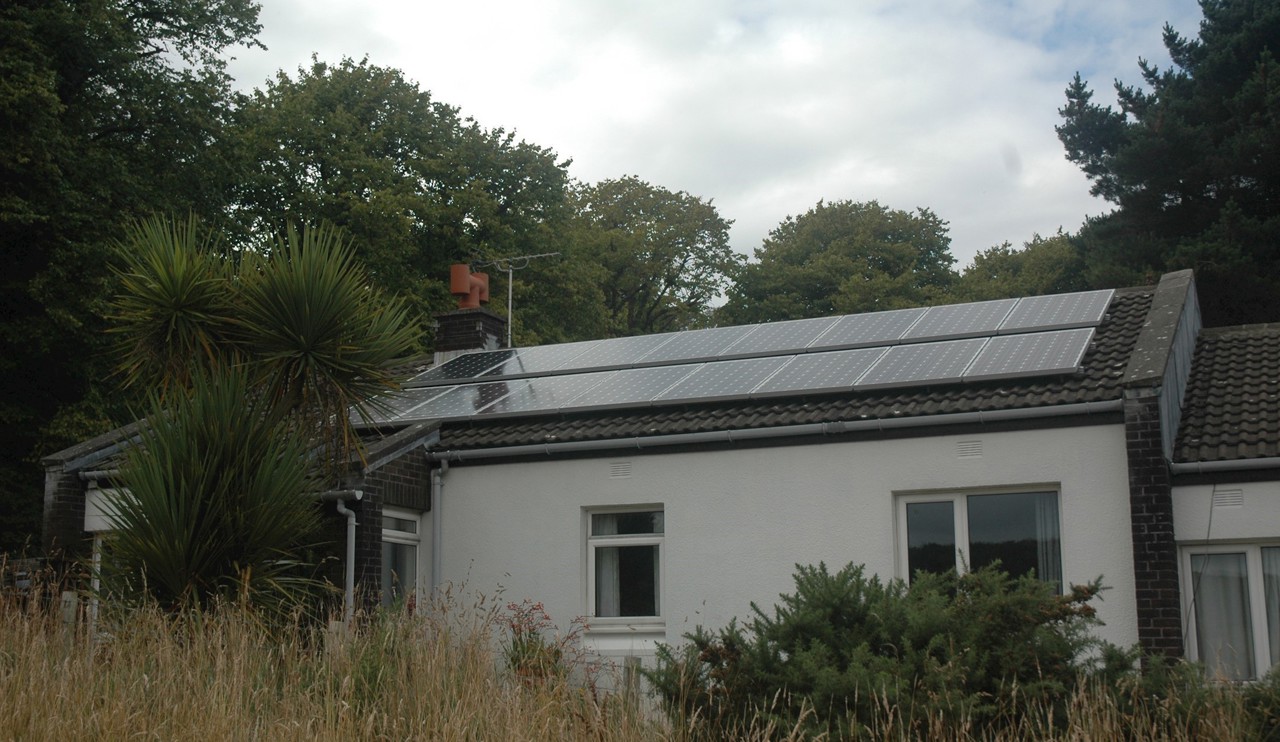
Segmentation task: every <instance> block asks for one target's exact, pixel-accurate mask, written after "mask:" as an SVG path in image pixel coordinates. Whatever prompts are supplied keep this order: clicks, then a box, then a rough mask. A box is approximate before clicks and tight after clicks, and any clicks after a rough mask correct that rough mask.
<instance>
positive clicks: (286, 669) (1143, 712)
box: [0, 565, 1249, 742]
mask: <svg viewBox="0 0 1280 742" xmlns="http://www.w3.org/2000/svg"><path fill="white" fill-rule="evenodd" d="M2 567H3V565H0V572H3V569H2ZM50 597H51V596H49V595H45V594H41V592H40V590H39V587H38V586H37V587H36V588H33V589H32V590H31V591H28V592H26V593H24V594H20V593H18V592H16V591H14V590H13V589H12V584H10V585H9V589H8V590H7V591H5V590H0V737H3V738H5V739H23V740H45V739H48V740H54V739H56V740H82V739H93V740H98V739H136V738H144V739H164V740H175V741H181V740H199V742H209V741H210V740H257V739H262V740H306V741H307V742H320V741H323V740H353V739H431V740H517V741H518V740H594V741H599V742H629V741H631V740H668V739H674V740H688V739H691V737H692V736H693V735H692V733H691V731H690V730H692V729H694V728H695V726H696V725H691V724H682V723H679V722H667V721H664V720H661V719H659V718H658V717H657V716H655V715H654V714H652V713H648V712H646V711H645V709H646V708H647V702H646V701H645V700H644V699H640V698H636V697H635V696H634V695H632V696H628V695H626V694H616V695H615V694H609V693H604V692H598V691H596V690H595V688H596V687H597V683H596V682H589V681H592V680H594V681H600V682H599V683H598V684H599V685H605V686H607V685H609V684H610V682H611V680H616V679H610V678H601V677H594V678H585V677H583V673H584V672H588V671H589V672H592V673H600V672H605V673H609V672H610V670H609V669H608V668H604V669H603V670H602V669H600V668H598V667H593V668H585V666H584V667H578V668H570V669H576V670H577V672H570V673H567V674H550V675H547V676H545V677H536V678H529V677H519V676H517V675H515V674H514V673H512V672H511V670H510V669H509V667H508V664H507V662H506V661H505V658H504V656H503V653H502V646H503V641H504V639H505V638H506V637H505V635H504V633H503V632H504V630H505V625H504V623H503V619H502V613H501V608H500V606H499V605H498V604H497V603H495V602H494V601H491V600H487V599H485V598H484V597H481V596H471V595H468V596H466V597H465V598H464V597H463V596H462V595H460V594H457V593H453V594H450V593H446V594H445V595H443V596H442V597H441V599H440V600H439V601H437V602H436V603H435V604H433V605H430V606H423V607H420V608H419V609H418V610H417V611H415V612H413V613H412V614H410V613H408V612H405V611H398V612H394V613H387V614H382V615H376V616H372V617H368V618H367V620H365V621H364V622H363V623H362V624H361V625H360V626H359V627H358V628H355V629H353V630H352V631H350V632H342V631H339V632H330V631H326V630H324V629H319V628H312V627H306V626H302V625H294V626H288V627H284V628H281V627H280V626H279V625H274V626H267V625H264V624H263V623H261V622H259V621H258V620H257V619H256V618H255V617H254V615H253V614H251V613H248V612H246V611H243V610H236V609H224V610H218V611H211V612H208V613H204V614H200V615H195V616H192V615H184V616H174V615H166V614H164V613H162V612H160V611H155V610H142V611H132V612H129V613H127V614H125V613H120V614H116V613H114V612H113V611H112V610H110V609H108V608H105V607H104V609H103V610H102V611H101V612H100V614H99V617H98V619H97V623H96V625H95V626H94V627H93V629H92V630H91V629H89V628H88V627H87V626H86V624H85V622H84V621H79V622H75V623H71V624H67V623H64V622H63V619H62V615H61V611H60V610H59V605H58V602H59V601H58V600H56V599H49V598H50ZM1055 714H1058V716H1055ZM878 716H879V718H877V719H875V720H872V722H871V727H872V730H873V731H872V734H871V738H873V739H883V740H915V739H930V740H932V739H949V740H979V739H985V740H1098V739H1128V740H1135V742H1142V741H1144V740H1198V739H1241V738H1245V737H1246V736H1247V730H1248V729H1249V722H1248V714H1247V710H1246V709H1245V708H1244V705H1243V700H1242V699H1241V697H1240V695H1239V694H1237V693H1235V692H1232V691H1230V690H1227V689H1217V690H1213V689H1209V690H1207V691H1205V690H1202V691H1201V692H1198V693H1196V694H1195V697H1194V698H1191V697H1188V698H1177V697H1173V698H1168V697H1166V698H1162V699H1157V698H1153V697H1147V696H1144V695H1143V691H1142V690H1141V689H1140V688H1139V687H1138V686H1136V685H1134V686H1133V687H1130V688H1126V689H1119V690H1117V689H1115V688H1099V687H1091V688H1083V689H1081V690H1079V691H1077V693H1076V694H1075V695H1074V696H1073V697H1072V698H1071V699H1070V702H1069V703H1067V704H1066V705H1065V706H1064V707H1063V709H1062V710H1060V711H1056V712H1055V711H1054V710H1053V709H1048V708H1045V709H1033V710H1032V711H1031V712H1029V713H1023V714H1021V715H1019V716H1017V717H1016V718H1009V719H1007V720H1006V723H1005V724H1003V725H1002V726H1001V728H1000V729H998V730H996V731H991V730H988V731H986V732H978V731H976V730H974V729H972V728H969V727H967V726H966V725H964V724H961V725H959V726H956V725H955V724H954V722H953V721H948V722H944V721H943V720H942V719H941V718H939V719H937V720H927V721H926V723H925V725H924V726H919V725H915V726H911V727H907V726H905V725H903V724H902V718H901V716H900V715H899V714H898V713H897V710H895V709H894V708H892V707H891V706H888V705H885V706H884V707H883V708H882V710H881V713H880V714H879V715H878ZM733 736H734V737H735V738H737V739H746V740H765V739H801V738H802V736H801V734H800V733H799V732H798V731H796V730H787V729H777V728H772V727H770V726H768V725H767V724H765V723H753V724H750V725H748V727H747V728H744V729H741V730H738V731H737V732H736V733H735V734H734V735H733Z"/></svg>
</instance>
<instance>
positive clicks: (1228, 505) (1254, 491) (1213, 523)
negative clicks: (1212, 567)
mask: <svg viewBox="0 0 1280 742" xmlns="http://www.w3.org/2000/svg"><path fill="white" fill-rule="evenodd" d="M1215 494H1216V495H1217V502H1218V506H1217V507H1214V506H1213V503H1214V500H1215ZM1173 533H1174V537H1175V538H1176V539H1177V540H1178V543H1187V544H1197V543H1198V544H1204V543H1210V542H1215V541H1257V540H1263V539H1271V540H1280V482H1227V483H1218V484H1203V485H1194V486H1182V487H1174V488H1173Z"/></svg>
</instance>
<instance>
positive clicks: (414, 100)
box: [235, 59, 568, 316]
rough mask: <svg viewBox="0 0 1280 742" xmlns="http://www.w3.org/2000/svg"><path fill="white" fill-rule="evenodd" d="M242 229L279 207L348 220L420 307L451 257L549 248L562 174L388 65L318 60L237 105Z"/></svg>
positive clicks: (300, 217)
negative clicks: (244, 173) (244, 170)
mask: <svg viewBox="0 0 1280 742" xmlns="http://www.w3.org/2000/svg"><path fill="white" fill-rule="evenodd" d="M236 135H237V136H238V137H239V138H240V139H241V141H242V143H243V145H244V149H243V151H242V152H241V155H242V156H243V157H244V158H245V162H246V165H247V167H248V168H249V170H250V171H251V172H250V175H249V176H248V177H246V178H245V179H244V180H243V181H242V182H241V183H240V184H239V186H238V188H237V191H236V207H235V208H236V215H237V218H238V219H239V221H240V228H241V230H242V234H245V235H251V234H253V233H255V232H258V231H260V229H261V226H262V225H264V224H267V225H270V224H273V223H275V221H276V220H278V219H279V218H281V217H286V218H288V219H290V220H293V221H295V222H298V223H304V224H317V223H320V222H322V221H328V222H331V223H333V224H335V225H338V226H340V227H342V228H343V229H345V230H346V231H347V232H348V233H349V234H350V235H351V236H352V238H353V239H354V240H355V242H356V244H357V245H358V246H359V247H358V249H359V253H358V257H359V258H360V260H361V261H362V262H363V263H364V264H365V266H366V267H367V269H368V271H369V275H370V277H371V278H372V279H373V280H374V281H375V282H376V283H377V284H378V285H379V286H381V287H382V288H384V289H386V290H388V291H392V292H395V293H397V294H400V295H402V296H404V297H406V298H407V299H408V300H409V301H410V302H411V304H412V305H413V307H414V309H415V310H416V311H419V312H421V313H422V314H423V315H428V316H429V315H430V314H433V313H436V312H440V311H445V310H446V309H448V308H449V305H450V302H451V301H452V300H451V299H450V297H449V294H448V292H447V286H446V284H445V283H444V282H443V281H442V279H443V277H444V276H447V275H448V266H449V264H450V263H455V262H468V261H470V260H474V259H484V258H492V257H506V256H517V255H527V254H533V253H543V252H549V251H552V249H553V248H552V245H553V243H554V237H555V235H556V234H557V233H558V231H559V228H558V225H559V223H560V221H561V219H562V217H563V206H564V193H565V188H566V184H567V182H568V176H567V175H566V172H565V168H566V167H567V163H566V162H561V161H558V160H557V158H556V155H555V153H554V152H552V151H551V150H549V149H545V148H542V147H537V146H535V145H532V144H529V143H527V142H524V141H517V140H516V138H515V134H514V133H511V132H506V131H504V130H502V129H484V128H482V127H481V126H480V125H479V124H477V123H476V122H475V121H473V120H471V119H463V118H462V117H461V116H460V115H459V113H458V109H456V108H454V107H452V106H448V105H445V104H443V103H440V102H438V101H435V100H433V99H432V98H431V95H430V93H428V92H426V91H423V90H421V89H419V87H418V86H417V85H416V84H415V83H414V82H412V81H410V80H407V79H405V77H404V75H403V74H402V73H401V72H400V71H398V70H395V69H390V68H386V67H378V66H376V65H372V64H370V63H369V62H368V61H367V60H363V61H360V62H355V61H352V60H350V59H344V60H343V61H342V62H340V63H339V64H337V65H329V64H326V63H324V62H321V61H318V60H313V61H312V64H311V66H310V67H308V68H304V69H299V70H298V73H297V75H296V77H295V78H290V77H289V76H288V75H286V74H285V73H283V72H281V73H280V74H279V75H277V77H276V78H275V80H273V81H271V82H270V83H268V85H267V86H266V87H265V88H264V89H262V90H257V91H255V92H254V94H253V96H252V98H251V99H250V100H249V101H247V102H246V104H245V105H244V106H243V107H242V108H241V109H240V111H239V112H238V114H237V126H236Z"/></svg>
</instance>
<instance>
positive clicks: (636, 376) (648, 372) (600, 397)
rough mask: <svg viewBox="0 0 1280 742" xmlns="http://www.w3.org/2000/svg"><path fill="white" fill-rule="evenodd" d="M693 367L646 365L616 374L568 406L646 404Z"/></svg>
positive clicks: (693, 366)
mask: <svg viewBox="0 0 1280 742" xmlns="http://www.w3.org/2000/svg"><path fill="white" fill-rule="evenodd" d="M696 368H698V366H696V365H682V366H647V367H645V368H631V369H627V370H625V371H617V372H615V373H614V374H613V375H612V376H610V377H609V378H608V379H605V380H604V381H603V382H602V383H600V384H598V385H597V386H594V387H592V388H591V389H590V390H589V391H587V392H586V393H585V394H582V395H581V396H578V397H575V398H574V399H573V401H572V402H570V403H569V404H570V405H571V406H573V407H618V406H621V405H630V404H638V403H640V402H648V401H649V400H651V399H653V398H654V397H656V396H658V394H660V393H661V392H662V391H663V390H664V389H666V388H667V387H669V386H671V385H672V384H674V383H676V382H677V381H680V380H681V379H683V378H684V377H686V376H688V375H689V374H690V373H691V372H692V371H693V370H694V369H696Z"/></svg>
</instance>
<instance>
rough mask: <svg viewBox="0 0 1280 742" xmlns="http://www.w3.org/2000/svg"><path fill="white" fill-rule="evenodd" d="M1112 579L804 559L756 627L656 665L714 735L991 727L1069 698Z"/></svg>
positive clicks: (711, 635)
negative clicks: (1100, 598)
mask: <svg viewBox="0 0 1280 742" xmlns="http://www.w3.org/2000/svg"><path fill="white" fill-rule="evenodd" d="M1100 589H1101V585H1100V581H1095V582H1093V583H1091V584H1088V585H1084V586H1074V587H1072V588H1071V589H1070V590H1069V591H1068V592H1067V594H1065V595H1060V594H1058V592H1057V590H1056V589H1055V587H1054V586H1053V585H1050V584H1047V583H1044V582H1041V581H1039V580H1037V579H1035V578H1034V577H1032V576H1025V577H1012V576H1010V575H1009V574H1007V573H1005V572H1003V571H1001V570H999V569H998V567H988V568H984V569H980V570H976V571H973V572H968V573H966V574H957V573H955V572H952V573H949V574H936V575H935V574H925V573H920V574H918V575H917V576H916V578H915V579H914V581H912V582H911V584H909V585H908V584H907V583H905V582H903V581H901V580H890V581H887V582H885V581H881V580H880V579H879V578H878V577H876V576H867V575H866V574H865V573H864V570H863V568H862V567H861V566H854V565H852V564H851V565H848V566H846V567H844V568H843V569H841V570H839V571H838V572H835V573H834V574H833V573H832V572H830V571H829V570H828V569H827V567H826V565H825V564H819V565H817V566H816V567H815V566H797V570H796V574H795V592H794V593H792V594H784V595H782V596H780V602H779V603H778V604H777V605H775V606H774V608H773V611H772V614H770V613H766V612H765V611H763V610H761V609H760V608H759V607H758V606H757V605H756V604H754V603H753V604H752V605H751V608H752V612H753V616H752V617H751V618H750V620H748V621H747V622H746V623H745V624H739V623H738V622H736V621H732V622H730V624H729V625H728V626H727V627H724V628H722V629H720V630H718V631H708V630H706V629H704V628H702V627H698V628H697V629H696V630H695V631H694V632H692V633H690V634H686V635H685V638H686V639H688V640H689V643H688V644H686V645H683V646H681V647H670V646H662V647H660V648H659V652H658V661H657V663H656V665H655V667H654V669H653V670H650V671H648V672H647V673H646V676H647V677H648V679H649V681H650V683H651V684H652V685H653V687H654V689H655V691H656V692H657V694H658V695H659V697H660V698H661V700H662V701H663V702H664V703H665V705H666V707H667V708H668V710H669V712H671V713H672V715H673V716H674V717H675V718H676V719H677V720H678V721H679V722H680V723H681V724H684V725H687V726H688V727H690V728H694V729H696V730H698V731H700V732H701V733H703V734H704V735H705V736H707V737H708V738H715V737H720V736H724V735H726V734H728V735H732V734H734V733H737V732H740V731H742V730H744V729H748V728H760V726H761V723H762V722H764V723H766V724H768V725H769V726H771V727H772V728H775V729H787V730H792V729H796V728H797V727H799V728H801V729H804V730H805V731H806V732H807V733H810V734H821V733H826V734H829V735H831V736H833V737H836V738H850V737H858V736H861V735H862V734H863V733H865V732H867V731H868V730H870V729H872V728H874V729H879V730H883V729H885V728H886V727H891V728H898V729H901V730H902V731H904V732H905V731H908V730H910V731H911V733H912V734H913V735H914V734H916V733H919V732H921V731H922V730H926V729H928V730H937V729H939V728H940V725H941V728H943V729H949V730H952V731H958V730H962V729H963V730H968V729H972V728H975V727H976V728H982V727H987V726H990V725H994V724H998V723H999V722H1000V721H1001V720H1002V719H1003V720H1005V721H1007V720H1008V719H1009V717H1010V716H1012V715H1017V714H1020V713H1022V711H1023V710H1026V709H1036V710H1037V711H1036V712H1037V713H1041V714H1044V713H1046V712H1052V711H1053V710H1055V709H1061V708H1062V706H1063V704H1065V703H1066V701H1067V698H1068V697H1069V695H1070V693H1071V692H1072V691H1073V690H1074V689H1075V688H1076V687H1077V683H1078V682H1079V681H1080V678H1081V677H1082V676H1083V675H1084V674H1086V672H1087V670H1088V669H1089V667H1090V665H1091V663H1092V662H1093V658H1095V657H1097V656H1099V650H1100V647H1099V642H1098V641H1097V640H1096V639H1094V638H1092V635H1091V633H1090V631H1089V629H1090V628H1091V627H1093V626H1094V625H1097V624H1098V623H1099V622H1098V619H1097V618H1096V615H1095V612H1094V609H1093V607H1092V606H1091V605H1090V602H1091V601H1092V599H1093V598H1094V597H1095V596H1096V595H1097V593H1098V591H1099V590H1100Z"/></svg>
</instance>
